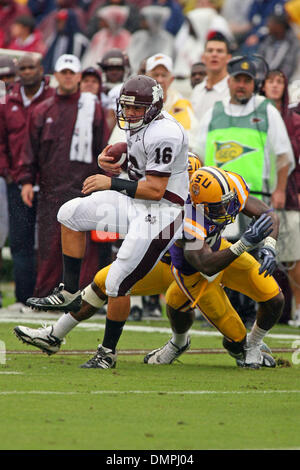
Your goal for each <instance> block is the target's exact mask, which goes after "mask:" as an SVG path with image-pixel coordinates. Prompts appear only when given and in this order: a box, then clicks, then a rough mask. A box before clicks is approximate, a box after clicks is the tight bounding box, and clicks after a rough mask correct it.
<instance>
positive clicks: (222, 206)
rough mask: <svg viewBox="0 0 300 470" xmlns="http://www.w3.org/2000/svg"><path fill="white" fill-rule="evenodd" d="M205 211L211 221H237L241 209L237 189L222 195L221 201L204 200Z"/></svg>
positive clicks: (226, 223) (229, 222)
mask: <svg viewBox="0 0 300 470" xmlns="http://www.w3.org/2000/svg"><path fill="white" fill-rule="evenodd" d="M203 206H204V211H205V214H206V216H207V218H208V219H210V220H211V222H213V223H215V224H218V225H223V224H225V225H228V224H231V223H233V222H234V221H235V219H236V216H237V214H238V211H239V205H238V196H237V193H236V191H235V190H232V191H230V192H229V193H227V194H225V195H224V196H222V199H221V201H220V202H210V203H207V202H203Z"/></svg>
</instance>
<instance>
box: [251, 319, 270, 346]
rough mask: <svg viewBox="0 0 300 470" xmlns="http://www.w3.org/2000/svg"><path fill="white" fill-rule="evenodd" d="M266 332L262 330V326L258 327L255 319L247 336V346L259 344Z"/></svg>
mask: <svg viewBox="0 0 300 470" xmlns="http://www.w3.org/2000/svg"><path fill="white" fill-rule="evenodd" d="M267 333H268V330H263V329H262V328H259V326H257V323H256V321H255V323H254V325H253V327H252V330H251V332H250V333H249V335H248V338H247V342H248V346H259V345H260V344H261V343H262V341H263V339H264V337H265V336H266V334H267Z"/></svg>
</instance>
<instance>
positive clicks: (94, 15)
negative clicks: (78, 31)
mask: <svg viewBox="0 0 300 470" xmlns="http://www.w3.org/2000/svg"><path fill="white" fill-rule="evenodd" d="M139 3H141V2H139ZM111 5H117V6H125V7H127V8H128V10H129V13H128V18H127V20H126V22H125V24H124V29H126V30H127V31H129V32H130V33H135V31H137V30H138V29H139V25H140V14H139V9H138V8H136V7H135V6H134V5H132V2H130V3H129V2H127V1H126V0H107V1H105V0H95V1H94V2H92V5H91V6H90V8H89V10H88V13H87V17H88V25H87V27H86V31H85V32H86V34H87V36H88V38H90V39H91V38H92V37H93V36H94V34H96V33H97V31H99V17H98V13H99V11H100V9H101V8H105V7H107V6H111ZM139 8H141V6H140V5H139Z"/></svg>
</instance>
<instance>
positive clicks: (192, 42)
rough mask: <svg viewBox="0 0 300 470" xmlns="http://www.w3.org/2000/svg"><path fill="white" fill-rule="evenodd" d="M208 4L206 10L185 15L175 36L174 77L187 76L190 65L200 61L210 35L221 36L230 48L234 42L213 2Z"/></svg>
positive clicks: (196, 10)
mask: <svg viewBox="0 0 300 470" xmlns="http://www.w3.org/2000/svg"><path fill="white" fill-rule="evenodd" d="M208 3H209V5H207V8H204V7H201V8H196V9H195V10H192V11H190V12H189V13H187V15H186V21H185V22H184V24H183V25H182V27H181V28H180V30H179V32H178V34H177V35H176V39H175V49H176V60H175V66H174V75H175V76H176V77H177V76H185V77H188V76H189V71H190V69H191V66H192V64H193V63H194V62H197V61H199V60H201V55H202V54H203V51H204V49H205V43H206V41H207V39H208V37H210V36H211V35H212V34H216V33H219V34H222V35H223V36H224V37H225V38H226V40H227V42H228V44H230V47H231V46H232V43H233V42H234V37H233V35H232V33H231V30H230V28H229V25H228V23H227V21H226V20H225V18H223V17H222V16H221V15H220V14H219V12H218V8H217V7H216V5H215V2H213V1H210V2H208Z"/></svg>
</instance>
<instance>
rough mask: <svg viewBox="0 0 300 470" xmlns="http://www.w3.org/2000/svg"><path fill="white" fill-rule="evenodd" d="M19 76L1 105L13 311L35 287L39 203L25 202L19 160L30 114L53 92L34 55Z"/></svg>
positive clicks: (0, 167)
mask: <svg viewBox="0 0 300 470" xmlns="http://www.w3.org/2000/svg"><path fill="white" fill-rule="evenodd" d="M18 76H19V78H20V82H18V83H16V84H15V85H14V87H13V89H12V91H11V93H10V94H8V95H7V99H6V103H5V104H4V105H1V106H0V122H1V125H0V174H1V175H2V176H4V177H5V179H6V182H7V192H8V208H9V226H10V227H9V239H10V249H11V254H12V259H13V272H14V281H15V296H16V301H17V303H16V304H15V305H13V306H12V307H11V308H12V309H19V310H20V309H21V308H22V306H24V304H25V301H26V299H27V298H28V295H29V293H30V292H31V293H32V292H33V290H34V285H35V278H36V263H35V259H36V257H35V250H34V243H35V222H36V203H37V194H36V191H34V192H33V194H32V206H31V207H27V206H26V205H25V204H24V203H23V201H22V198H21V190H20V188H19V186H18V175H19V169H20V164H21V161H20V158H21V152H22V148H23V145H24V142H25V137H26V123H27V122H28V118H29V114H30V113H31V112H32V111H33V110H34V109H35V108H36V107H37V106H38V105H39V104H40V103H41V102H43V101H44V100H46V99H47V98H49V97H50V96H52V95H53V94H54V90H53V89H52V88H50V87H49V79H48V78H46V77H44V76H43V68H42V66H41V62H40V59H39V58H37V56H36V55H34V54H26V55H24V56H23V57H22V58H21V59H19V62H18Z"/></svg>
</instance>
